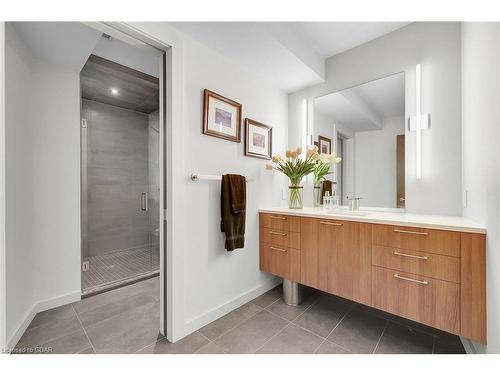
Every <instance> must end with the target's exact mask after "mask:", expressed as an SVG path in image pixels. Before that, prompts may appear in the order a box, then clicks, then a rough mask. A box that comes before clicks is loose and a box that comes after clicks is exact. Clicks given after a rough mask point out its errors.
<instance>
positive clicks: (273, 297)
mask: <svg viewBox="0 0 500 375" xmlns="http://www.w3.org/2000/svg"><path fill="white" fill-rule="evenodd" d="M282 296H283V285H281V284H280V285H278V286H277V287H275V288H273V289H271V290H269V291H267V292H266V293H264V294H261V295H260V296H258V297H257V298H255V299H254V300H252V302H253V303H255V304H256V305H257V306H260V307H267V306H269V305H271V304H273V303H274V302H276V301H277V300H279V299H280V298H281V297H282Z"/></svg>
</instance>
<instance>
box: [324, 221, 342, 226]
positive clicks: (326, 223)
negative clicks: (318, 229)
mask: <svg viewBox="0 0 500 375" xmlns="http://www.w3.org/2000/svg"><path fill="white" fill-rule="evenodd" d="M319 223H320V224H325V225H335V226H337V227H341V226H342V225H343V224H342V223H331V222H329V221H320V222H319Z"/></svg>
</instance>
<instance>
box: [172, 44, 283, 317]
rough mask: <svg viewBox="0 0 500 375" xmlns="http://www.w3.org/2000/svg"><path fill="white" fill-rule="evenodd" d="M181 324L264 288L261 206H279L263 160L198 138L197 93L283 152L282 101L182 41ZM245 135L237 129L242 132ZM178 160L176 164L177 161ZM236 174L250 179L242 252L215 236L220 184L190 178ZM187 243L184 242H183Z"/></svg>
mask: <svg viewBox="0 0 500 375" xmlns="http://www.w3.org/2000/svg"><path fill="white" fill-rule="evenodd" d="M184 61H185V65H184V72H185V108H186V112H185V121H184V126H185V127H186V136H185V137H184V139H183V140H182V142H183V143H184V145H183V146H184V153H183V154H182V156H180V158H182V160H183V163H184V165H183V167H184V191H185V197H184V199H185V201H184V213H183V215H182V220H183V223H184V227H185V229H186V234H187V236H188V237H187V238H186V241H185V242H184V246H183V253H184V264H185V268H184V324H186V325H187V326H188V327H195V326H197V325H199V323H200V322H201V321H203V316H205V315H206V314H207V313H209V312H210V311H211V310H213V309H216V308H218V307H219V306H224V305H225V304H227V303H229V302H231V301H232V300H234V299H237V298H238V297H239V296H241V295H244V294H245V293H249V292H251V291H252V290H254V289H256V288H258V287H261V286H263V285H265V284H266V283H269V282H270V281H271V280H270V277H269V275H267V274H264V273H261V272H260V271H259V267H258V264H259V261H258V259H259V254H258V253H259V250H258V249H259V235H258V214H257V210H258V208H260V207H269V206H275V205H279V204H280V203H281V188H282V187H283V185H282V182H283V179H282V178H281V176H278V175H273V174H272V173H269V172H266V171H265V170H264V165H265V161H264V160H262V159H256V158H251V157H245V156H244V155H243V148H244V142H243V140H244V138H243V137H242V142H241V143H234V142H228V141H225V140H221V139H218V138H214V137H209V136H206V135H203V134H202V133H201V123H202V104H203V100H202V94H203V89H204V88H208V89H210V90H213V91H215V92H217V93H220V94H222V95H224V96H227V97H229V98H231V99H234V100H236V101H237V102H239V103H242V105H243V113H242V117H243V118H245V117H249V118H251V119H254V120H256V121H259V122H262V123H264V124H268V125H270V126H272V127H273V153H283V152H284V149H285V145H286V140H287V130H286V126H287V97H286V95H285V94H284V93H283V92H281V91H280V90H278V89H276V88H274V87H270V86H268V84H267V83H266V82H265V81H264V80H261V79H259V78H257V77H256V76H255V75H253V74H252V73H251V72H248V71H246V70H244V69H242V68H240V67H238V66H237V65H235V64H234V63H232V62H231V61H228V60H227V59H226V58H224V57H222V56H221V55H218V54H217V53H215V52H213V51H211V50H209V49H207V48H205V47H204V46H202V45H200V44H198V43H196V42H194V41H192V40H190V39H185V42H184ZM242 134H243V127H242ZM180 158H179V159H180ZM193 172H198V173H206V174H225V173H238V174H244V175H247V176H249V177H252V178H255V179H256V181H252V182H249V183H248V184H247V215H246V220H247V221H246V234H245V249H241V250H235V251H234V252H232V253H228V252H226V251H225V250H224V235H223V234H222V233H221V231H220V183H219V182H214V181H199V182H191V181H190V180H189V179H188V176H189V175H190V174H191V173H193ZM188 238H189V240H188Z"/></svg>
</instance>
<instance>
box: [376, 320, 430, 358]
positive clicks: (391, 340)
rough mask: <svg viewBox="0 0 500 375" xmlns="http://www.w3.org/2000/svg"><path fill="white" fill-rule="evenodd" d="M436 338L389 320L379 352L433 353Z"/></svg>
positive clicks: (379, 345) (378, 348)
mask: <svg viewBox="0 0 500 375" xmlns="http://www.w3.org/2000/svg"><path fill="white" fill-rule="evenodd" d="M433 342H434V338H433V337H432V336H430V335H427V334H425V333H422V332H420V331H415V330H413V329H411V328H409V327H407V326H403V325H400V324H396V323H393V322H389V324H388V326H387V328H386V330H385V331H384V334H383V335H382V338H381V339H380V343H379V344H378V347H377V350H376V353H377V354H426V353H427V354H431V353H432V345H433Z"/></svg>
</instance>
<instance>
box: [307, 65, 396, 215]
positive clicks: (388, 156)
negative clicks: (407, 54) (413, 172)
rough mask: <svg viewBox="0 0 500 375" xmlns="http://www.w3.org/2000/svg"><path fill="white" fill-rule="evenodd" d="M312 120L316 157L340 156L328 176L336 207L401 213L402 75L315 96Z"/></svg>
mask: <svg viewBox="0 0 500 375" xmlns="http://www.w3.org/2000/svg"><path fill="white" fill-rule="evenodd" d="M313 118H314V124H313V129H314V132H313V137H314V141H315V142H318V143H317V144H318V146H319V148H320V152H328V151H335V152H336V153H337V154H338V156H340V157H342V163H340V164H338V165H336V166H335V167H334V173H333V175H331V177H329V179H330V180H332V181H333V182H334V189H335V191H336V195H337V197H338V199H339V203H340V205H348V204H349V202H348V199H349V198H354V197H361V198H362V200H361V202H360V204H361V206H364V207H378V208H404V206H405V139H404V137H405V75H404V73H397V74H394V75H391V76H388V77H384V78H381V79H378V80H375V81H371V82H368V83H365V84H362V85H359V86H356V87H352V88H349V89H346V90H343V91H339V92H334V93H331V94H327V95H324V96H321V97H317V98H315V99H314V117H313Z"/></svg>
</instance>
